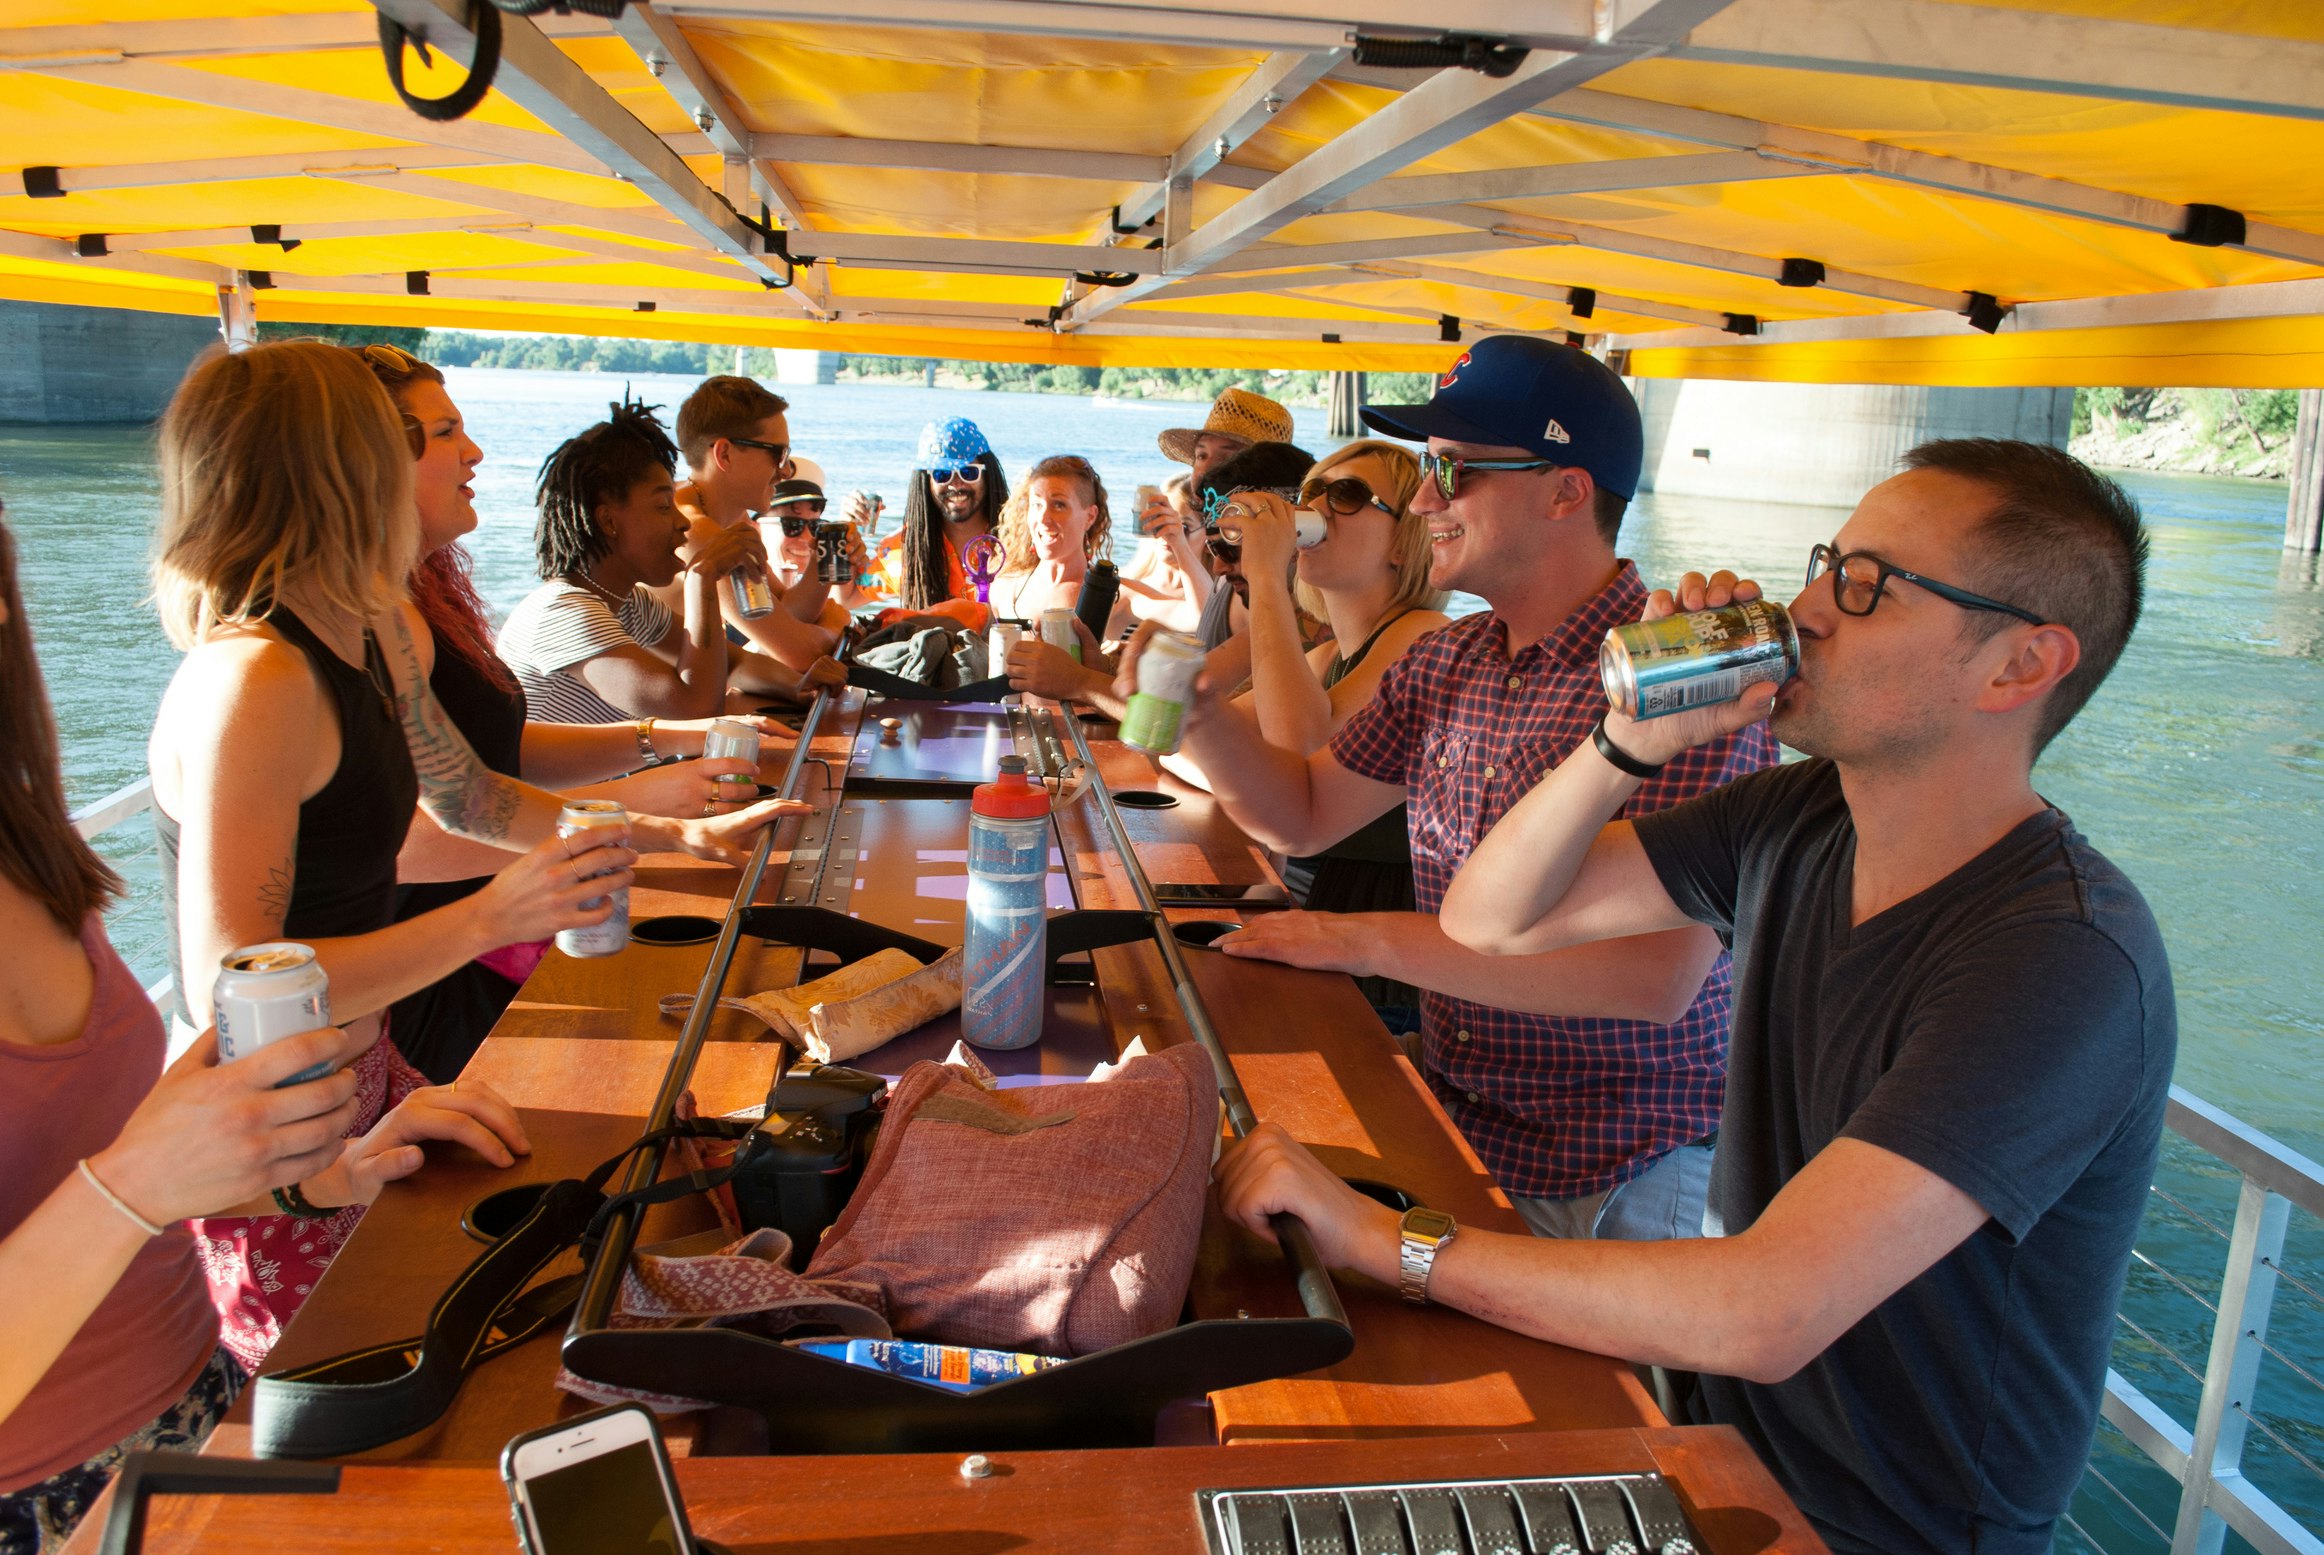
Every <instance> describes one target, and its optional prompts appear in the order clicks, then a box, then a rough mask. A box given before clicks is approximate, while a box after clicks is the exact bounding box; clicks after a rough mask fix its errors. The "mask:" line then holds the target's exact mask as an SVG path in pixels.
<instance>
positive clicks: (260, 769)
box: [148, 341, 777, 1370]
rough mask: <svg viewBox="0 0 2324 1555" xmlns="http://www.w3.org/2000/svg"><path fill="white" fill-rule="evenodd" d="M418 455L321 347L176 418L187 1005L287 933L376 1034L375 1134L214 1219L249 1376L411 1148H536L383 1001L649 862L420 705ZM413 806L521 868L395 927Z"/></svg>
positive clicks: (214, 1254)
mask: <svg viewBox="0 0 2324 1555" xmlns="http://www.w3.org/2000/svg"><path fill="white" fill-rule="evenodd" d="M420 451H421V442H420V439H419V438H417V437H413V436H408V435H407V431H406V428H405V426H404V425H403V423H402V421H401V419H400V418H399V417H398V415H397V413H396V410H395V407H394V405H393V403H392V402H391V401H390V400H389V398H388V394H387V391H386V390H385V389H383V388H382V387H381V386H380V384H379V381H378V380H377V379H376V378H374V377H373V376H372V374H371V372H370V371H369V370H368V369H367V368H366V367H365V366H364V365H363V363H362V362H361V361H360V360H358V359H357V357H356V355H355V353H353V352H350V351H347V350H344V349H342V348H341V347H338V346H334V345H326V344H324V343H322V342H320V341H281V342H274V343H269V344H264V345H259V346H254V347H251V348H250V349H249V350H247V351H242V352H236V353H225V352H220V353H217V354H215V355H212V356H210V357H207V358H205V359H204V360H202V361H200V362H198V363H196V364H195V366H194V367H193V369H192V370H191V371H189V372H188V373H187V375H186V379H185V381H184V382H183V383H182V384H180V385H179V387H178V392H177V394H176V396H175V397H174V398H173V399H172V400H171V402H170V407H169V410H168V412H167V414H165V415H164V417H163V419H162V424H161V431H160V463H161V477H162V515H161V524H160V528H159V531H158V534H157V536H156V550H155V559H154V585H155V596H156V599H157V601H158V602H159V605H160V609H161V615H162V622H163V625H164V627H165V628H166V629H167V630H168V632H169V634H170V637H171V640H172V641H174V642H175V643H177V644H178V646H179V647H180V648H182V649H184V650H185V655H186V656H185V659H184V661H183V662H182V663H181V664H180V665H179V667H178V670H177V673H176V674H175V675H174V676H173V677H172V678H171V680H170V684H169V688H168V690H167V691H166V692H165V693H164V695H163V698H162V705H161V710H160V713H159V716H158V717H157V719H156V721H155V724H154V730H153V736H152V739H151V741H150V743H149V746H148V760H149V764H150V767H151V771H152V775H153V788H154V830H155V833H156V836H157V838H158V840H159V842H160V845H161V862H162V877H163V882H162V883H163V901H164V905H165V907H166V908H167V909H168V911H169V917H170V925H171V931H172V935H173V939H174V942H175V949H176V952H177V955H176V961H177V968H178V984H179V988H180V990H181V992H182V996H183V999H184V1003H185V1007H186V1010H187V1013H188V1015H189V1017H190V1018H191V1020H192V1021H193V1022H194V1023H195V1024H196V1025H200V1024H203V1023H206V1022H207V1021H208V1020H209V1018H210V990H211V982H212V979H213V978H214V977H215V975H216V973H215V969H216V968H217V966H218V964H219V960H220V958H221V957H223V956H224V955H226V954H228V953H229V952H231V951H233V950H235V949H236V948H237V947H240V946H244V945H252V944H258V943H263V942H266V941H271V940H282V939H293V940H296V941H298V942H300V943H302V944H306V945H310V946H312V947H313V949H314V951H315V953H316V957H317V960H318V961H319V962H320V963H321V965H322V967H323V969H324V971H325V972H326V973H327V974H328V976H329V978H330V992H331V1004H332V1012H333V1014H334V1016H335V1017H336V1018H337V1019H338V1020H339V1021H340V1022H341V1023H342V1024H344V1025H345V1026H346V1028H347V1029H348V1031H349V1033H350V1035H352V1036H354V1037H356V1038H357V1039H359V1040H362V1041H365V1042H366V1043H367V1045H366V1047H365V1048H364V1050H363V1054H362V1057H361V1058H360V1059H358V1060H357V1062H356V1079H357V1111H358V1117H357V1123H356V1128H357V1130H358V1136H359V1137H357V1138H356V1139H354V1140H352V1141H351V1142H350V1143H349V1145H348V1146H347V1148H346V1150H345V1151H344V1153H343V1154H342V1156H341V1157H340V1159H339V1160H338V1161H337V1162H336V1163H334V1164H333V1165H332V1166H331V1167H329V1168H328V1169H326V1170H325V1171H323V1172H321V1173H319V1174H317V1175H315V1176H313V1177H310V1178H308V1179H307V1180H305V1181H303V1182H300V1183H297V1184H295V1185H292V1186H290V1187H288V1188H285V1189H281V1190H277V1192H276V1193H275V1194H274V1196H273V1202H272V1204H271V1206H269V1207H271V1208H273V1209H274V1210H276V1211H278V1212H279V1213H274V1214H257V1215H248V1216H242V1217H235V1218H232V1219H225V1220H219V1219H210V1220H205V1221H203V1222H201V1223H200V1224H199V1226H198V1231H199V1234H200V1235H201V1236H202V1237H203V1239H204V1241H205V1244H206V1247H205V1254H204V1262H205V1265H206V1267H207V1272H208V1274H209V1276H210V1282H211V1293H212V1297H213V1299H214V1300H215V1301H216V1302H217V1304H218V1306H219V1309H220V1312H221V1315H222V1317H223V1318H224V1332H223V1338H224V1342H225V1343H226V1345H227V1347H228V1348H229V1349H231V1350H232V1351H233V1352H234V1353H235V1355H236V1356H237V1358H238V1359H240V1360H242V1361H243V1362H244V1364H245V1365H246V1366H249V1367H250V1368H251V1369H253V1370H255V1369H256V1366H257V1364H258V1362H259V1361H260V1360H262V1359H263V1358H264V1356H265V1353H266V1351H267V1349H268V1348H269V1347H271V1345H272V1344H273V1342H274V1339H275V1337H276V1336H277V1335H278V1334H279V1332H280V1330H281V1327H282V1325H283V1324H284V1323H286V1322H288V1320H289V1318H290V1316H291V1314H292V1313H293V1312H295V1311H296V1310H297V1308H298V1306H299V1304H300V1303H301V1301H303V1299H304V1296H305V1293H306V1291H308V1290H309V1289H311V1288H312V1286H313V1283H314V1280H315V1278H316V1277H317V1276H318V1275H319V1274H320V1273H321V1270H322V1268H323V1267H325V1266H327V1264H328V1263H329V1261H330V1258H331V1256H332V1254H334V1253H335V1252H336V1251H337V1249H338V1248H339V1246H340V1245H341V1244H343V1243H344V1241H345V1240H346V1237H347V1235H348V1234H349V1232H350V1231H352V1229H353V1226H354V1223H355V1221H356V1220H357V1219H358V1218H359V1217H360V1215H361V1213H362V1207H363V1206H364V1205H366V1204H368V1203H369V1202H370V1201H371V1200H372V1198H374V1197H375V1196H376V1195H377V1194H378V1192H379V1190H380V1188H381V1187H382V1186H383V1185H384V1184H385V1183H387V1182H389V1181H391V1180H393V1179H395V1178H398V1177H402V1176H406V1175H409V1174H410V1173H411V1172H413V1171H415V1170H417V1169H418V1168H419V1166H420V1165H421V1162H422V1155H421V1151H420V1149H419V1142H420V1141H422V1140H433V1139H450V1140H457V1141H460V1142H462V1143H465V1144H467V1145H469V1146H471V1147H472V1148H474V1149H475V1150H477V1151H478V1152H479V1153H480V1154H482V1155H483V1156H484V1157H485V1158H486V1159H488V1160H491V1161H494V1162H495V1163H497V1164H500V1165H504V1166H505V1165H509V1164H512V1163H513V1162H514V1160H515V1157H516V1156H517V1155H519V1154H522V1153H523V1152H524V1151H525V1149H526V1148H527V1147H526V1143H525V1138H524V1131H523V1129H522V1128H521V1127H520V1126H519V1124H518V1122H517V1119H516V1115H515V1113H514V1111H513V1110H512V1109H511V1108H509V1106H508V1105H507V1104H506V1103H505V1102H504V1101H502V1100H501V1099H500V1098H499V1097H498V1096H496V1095H495V1094H493V1092H492V1091H491V1090H490V1089H489V1088H488V1087H486V1086H483V1085H479V1084H473V1083H462V1084H460V1085H457V1086H447V1087H441V1088H428V1087H423V1086H422V1085H421V1083H420V1077H419V1076H418V1075H417V1074H415V1073H414V1072H413V1071H412V1070H411V1069H410V1068H409V1066H408V1065H406V1064H405V1063H404V1062H403V1061H402V1059H401V1058H400V1057H399V1056H398V1055H397V1054H396V1052H395V1050H394V1047H393V1045H392V1044H391V1043H389V1042H386V1041H383V1040H380V1038H381V1036H382V1032H383V1021H382V1017H381V1012H382V1011H384V1010H385V1009H386V1008H387V1007H388V1006H389V1005H390V1004H391V1003H393V1002H394V1001H395V1000H396V999H398V998H401V997H402V996H404V995H405V994H408V993H411V992H413V991H414V990H416V989H418V988H422V987H425V986H427V985H428V984H430V983H432V982H434V981H435V980H436V979H438V978H440V977H442V976H443V975H444V974H446V973H447V972H450V971H451V970H453V969H454V968H456V967H458V966H460V965H461V964H462V963H464V962H466V961H468V960H470V959H472V958H473V957H475V956H477V955H480V954H483V953H484V952H486V951H489V950H491V949H493V948H494V947H496V946H500V945H507V944H513V943H518V942H522V941H525V940H532V939H541V938H546V937H548V936H550V935H552V934H555V933H556V932H557V931H559V930H560V929H565V928H572V927H580V926H583V925H587V924H593V923H597V922H600V921H602V920H603V918H604V917H605V916H606V913H607V912H608V911H609V909H608V908H606V907H604V906H595V905H591V906H585V905H583V904H584V903H595V902H597V901H598V900H599V899H601V898H603V897H604V896H605V894H606V891H607V889H608V888H609V887H619V886H622V885H625V884H627V883H628V881H629V879H630V872H629V868H628V866H629V865H630V863H631V862H632V861H633V860H634V859H635V857H636V855H635V854H634V853H633V852H632V851H631V847H630V846H626V845H623V843H621V842H615V843H609V844H607V845H606V851H604V852H603V853H602V854H601V856H600V857H599V858H596V859H593V860H590V861H589V864H590V867H591V868H592V869H610V871H611V872H610V873H606V874H602V875H596V876H595V877H594V878H588V877H586V872H585V870H584V868H583V866H582V865H581V864H579V863H578V862H576V860H575V859H574V857H573V856H572V854H571V853H570V852H569V851H568V847H567V844H566V843H565V842H564V841H562V840H561V839H559V838H558V837H557V836H556V821H557V814H558V810H559V801H558V799H557V797H556V796H555V795H553V794H549V793H546V792H544V791H542V790H540V789H536V788H531V787H528V786H527V785H525V784H523V783H521V782H518V781H516V780H515V779H512V778H507V777H503V776H501V775H499V774H497V773H494V772H492V771H491V770H490V769H489V768H487V767H486V766H485V765H484V764H483V763H482V762H481V761H479V760H478V759H477V757H476V754H475V752H474V751H473V750H472V749H471V748H470V747H469V745H468V742H467V741H466V740H465V739H464V738H462V736H461V735H460V732H459V730H458V729H457V727H456V726H454V725H453V724H452V722H451V720H450V719H449V718H447V717H446V716H445V715H444V712H443V709H442V708H441V707H440V706H439V705H438V704H437V702H436V699H435V696H434V693H433V692H432V691H431V690H430V689H429V685H428V675H429V670H430V668H431V666H432V663H433V655H434V640H433V638H432V637H431V636H429V634H428V629H427V625H426V623H425V621H424V620H422V619H421V617H420V614H419V612H418V611H417V610H416V609H415V608H414V607H413V606H412V605H411V603H410V602H409V601H408V600H406V599H405V598H404V579H405V578H407V577H408V576H409V575H410V573H411V570H412V565H413V563H414V562H415V561H416V560H417V558H418V553H419V548H420V530H419V522H418V514H417V511H416V508H415V506H414V499H413V486H412V481H413V461H414V459H415V458H416V457H417V456H418V455H419V453H420ZM415 801H417V802H418V803H419V804H420V806H421V807H422V808H423V809H424V810H425V811H426V812H427V814H428V815H429V816H430V817H431V818H432V820H433V821H434V823H435V824H438V825H441V826H442V827H443V828H444V829H445V830H447V831H449V832H453V833H455V834H457V835H460V836H464V837H468V838H471V839H473V840H475V841H479V842H486V843H491V844H493V845H495V846H497V847H500V848H503V849H506V850H508V851H509V853H510V855H511V857H510V860H509V862H508V864H507V865H506V867H504V868H503V869H502V870H501V871H500V873H499V874H498V875H497V876H495V878H494V879H493V882H492V884H491V885H489V886H487V887H485V888H484V889H483V890H482V891H480V892H478V893H477V894H476V895H474V896H472V897H469V898H467V899H466V900H464V901H461V902H457V903H454V904H452V905H450V906H447V907H444V908H441V909H439V910H437V911H435V912H430V913H425V914H422V915H421V916H419V917H416V918H413V919H410V920H408V921H406V922H403V923H395V922H393V918H394V910H395V882H396V854H397V851H398V849H399V847H400V846H401V844H402V842H403V839H404V834H405V831H406V829H407V828H408V827H409V826H410V825H411V824H412V821H413V806H414V803H415ZM775 813H777V811H776V807H774V806H772V805H765V806H757V807H754V809H753V810H752V811H746V812H742V813H741V814H738V815H736V816H733V817H729V818H727V820H726V821H725V822H721V821H701V822H693V823H680V822H670V821H663V820H656V819H652V818H648V817H638V818H636V819H635V820H634V821H633V823H632V826H631V832H630V838H629V839H628V841H629V842H630V843H631V844H633V845H636V846H642V847H655V846H659V847H665V848H669V847H684V846H687V845H688V843H689V842H695V843H698V844H700V845H701V850H703V851H711V850H713V849H715V850H716V851H719V852H723V853H728V854H731V853H732V852H733V851H735V849H734V847H733V841H736V840H739V838H738V837H737V838H735V839H730V838H728V837H727V836H725V835H717V836H703V837H692V836H689V835H688V834H687V833H685V832H684V831H682V830H681V828H683V827H685V826H688V825H691V826H695V827H700V828H714V827H722V826H728V827H729V830H732V831H734V832H737V833H739V832H742V831H747V830H748V829H750V828H751V827H752V826H754V825H758V824H764V822H765V821H766V820H768V819H771V818H772V816H773V814H775ZM729 823H733V824H732V825H731V826H729ZM524 850H529V851H524ZM520 855H521V856H520ZM253 1207H254V1208H255V1207H256V1206H253Z"/></svg>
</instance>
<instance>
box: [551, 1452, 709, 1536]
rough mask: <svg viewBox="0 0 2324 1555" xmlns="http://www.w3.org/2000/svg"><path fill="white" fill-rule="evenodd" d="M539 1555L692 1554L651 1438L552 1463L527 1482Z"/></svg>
mask: <svg viewBox="0 0 2324 1555" xmlns="http://www.w3.org/2000/svg"><path fill="white" fill-rule="evenodd" d="M524 1491H525V1500H526V1501H527V1502H528V1503H529V1504H530V1506H531V1508H532V1519H533V1528H534V1530H535V1532H536V1534H537V1535H538V1544H537V1546H536V1548H535V1549H534V1552H533V1555H688V1551H687V1550H686V1548H685V1546H684V1545H683V1544H682V1543H681V1542H680V1541H679V1537H678V1527H677V1524H676V1523H675V1522H674V1521H673V1520H672V1519H671V1516H670V1498H669V1496H668V1495H667V1494H666V1493H665V1492H664V1491H663V1489H662V1477H661V1474H660V1472H659V1471H658V1470H657V1469H656V1468H655V1466H654V1450H653V1447H652V1445H651V1444H650V1443H647V1442H632V1443H630V1444H629V1445H628V1446H626V1447H616V1448H615V1449H614V1450H613V1451H611V1452H608V1453H603V1454H600V1455H599V1456H597V1457H594V1458H587V1459H584V1460H583V1461H581V1462H579V1463H576V1464H573V1465H571V1466H570V1467H567V1468H562V1469H552V1470H551V1471H549V1472H548V1473H546V1474H541V1475H537V1476H535V1477H533V1478H531V1479H528V1480H526V1481H525V1483H524Z"/></svg>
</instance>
